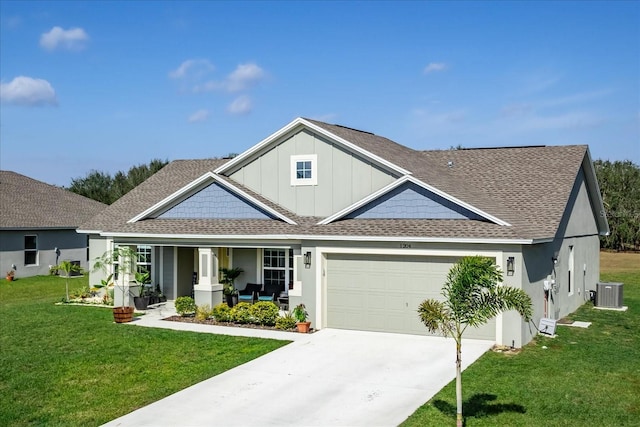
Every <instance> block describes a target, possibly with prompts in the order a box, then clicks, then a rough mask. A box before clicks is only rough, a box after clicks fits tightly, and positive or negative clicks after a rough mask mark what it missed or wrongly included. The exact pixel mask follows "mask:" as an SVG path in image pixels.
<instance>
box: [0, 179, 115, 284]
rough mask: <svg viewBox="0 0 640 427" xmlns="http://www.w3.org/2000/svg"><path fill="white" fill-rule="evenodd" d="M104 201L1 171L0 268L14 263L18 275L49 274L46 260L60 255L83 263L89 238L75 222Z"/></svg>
mask: <svg viewBox="0 0 640 427" xmlns="http://www.w3.org/2000/svg"><path fill="white" fill-rule="evenodd" d="M106 207H107V206H106V205H104V204H102V203H100V202H96V201H95V200H91V199H88V198H86V197H83V196H80V195H78V194H75V193H72V192H70V191H67V190H65V189H63V188H60V187H55V186H53V185H49V184H45V183H44V182H41V181H36V180H35V179H31V178H29V177H26V176H24V175H20V174H18V173H15V172H11V171H0V267H1V268H2V269H3V270H2V273H3V274H4V273H6V272H7V271H9V270H11V269H12V267H14V266H15V270H16V272H15V275H16V277H17V278H19V277H29V276H35V275H39V274H49V267H50V266H52V265H57V264H58V262H59V261H64V260H68V261H78V262H79V263H80V265H81V266H82V267H83V268H86V267H87V260H88V253H87V252H88V251H87V247H88V244H87V240H88V239H87V236H86V235H84V234H78V233H76V228H78V225H80V224H81V223H83V222H86V221H87V220H88V219H90V218H91V217H93V216H95V215H96V214H97V213H99V212H101V211H103V210H104V209H105V208H106ZM3 277H4V276H3ZM3 280H4V279H3Z"/></svg>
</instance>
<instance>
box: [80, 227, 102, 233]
mask: <svg viewBox="0 0 640 427" xmlns="http://www.w3.org/2000/svg"><path fill="white" fill-rule="evenodd" d="M76 233H78V234H100V233H102V230H80V229H79V228H78V229H76Z"/></svg>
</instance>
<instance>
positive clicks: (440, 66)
mask: <svg viewBox="0 0 640 427" xmlns="http://www.w3.org/2000/svg"><path fill="white" fill-rule="evenodd" d="M447 68H449V66H448V65H447V64H445V63H444V62H431V63H429V65H427V66H426V67H424V74H429V73H433V72H436V71H444V70H446V69H447Z"/></svg>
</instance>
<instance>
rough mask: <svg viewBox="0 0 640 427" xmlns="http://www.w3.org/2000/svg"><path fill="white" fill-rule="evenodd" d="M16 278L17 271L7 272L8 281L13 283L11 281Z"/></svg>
mask: <svg viewBox="0 0 640 427" xmlns="http://www.w3.org/2000/svg"><path fill="white" fill-rule="evenodd" d="M14 277H16V272H15V270H13V269H11V270H9V271H7V280H8V281H10V282H11V281H12V280H13V278H14Z"/></svg>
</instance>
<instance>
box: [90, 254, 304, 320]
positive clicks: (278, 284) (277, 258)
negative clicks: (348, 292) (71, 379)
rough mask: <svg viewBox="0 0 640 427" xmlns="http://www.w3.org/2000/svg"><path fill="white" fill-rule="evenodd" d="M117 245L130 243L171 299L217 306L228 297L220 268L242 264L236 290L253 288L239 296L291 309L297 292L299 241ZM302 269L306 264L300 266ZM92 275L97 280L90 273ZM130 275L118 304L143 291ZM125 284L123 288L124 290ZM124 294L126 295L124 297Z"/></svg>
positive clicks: (140, 265) (139, 265)
mask: <svg viewBox="0 0 640 427" xmlns="http://www.w3.org/2000/svg"><path fill="white" fill-rule="evenodd" d="M112 245H113V246H119V247H121V246H129V247H131V248H132V249H134V250H136V251H137V253H138V260H137V268H138V270H139V271H140V270H141V269H143V270H145V271H148V272H149V285H148V286H152V287H153V288H156V287H158V288H159V290H160V292H161V293H162V294H163V295H164V296H165V297H166V298H167V300H170V301H174V300H175V299H176V298H179V297H181V296H190V297H193V298H194V300H195V302H196V305H197V306H203V305H209V306H210V307H214V306H216V305H218V304H220V303H221V302H225V301H226V299H227V298H226V296H225V293H224V285H223V283H222V282H223V278H224V275H223V274H222V273H221V271H220V270H221V269H222V268H226V269H230V268H240V269H242V273H241V274H240V275H239V276H238V278H237V279H235V280H234V284H233V288H234V290H235V291H234V293H235V294H236V295H237V293H238V291H240V292H241V293H242V291H243V290H245V289H249V290H251V291H250V292H249V293H248V294H249V295H239V297H240V300H241V301H249V302H255V301H257V300H269V301H273V302H274V303H276V304H277V305H278V306H279V307H281V308H285V309H287V308H288V306H289V304H288V303H289V297H290V296H293V297H294V298H295V296H296V291H297V289H296V288H299V282H298V286H295V285H296V277H297V270H298V268H299V267H298V266H299V265H300V266H302V265H303V263H302V255H301V250H300V246H297V247H296V246H295V245H289V246H283V245H282V244H280V247H255V246H254V247H246V246H245V247H238V246H236V247H230V246H228V245H224V246H223V245H220V246H170V245H166V244H157V243H156V244H147V242H137V244H135V245H134V244H131V243H126V244H125V243H124V242H123V243H119V242H114V243H113V244H112ZM302 268H304V267H302ZM92 280H95V279H94V278H92ZM134 283H135V282H132V278H131V277H122V278H118V279H117V280H116V287H117V288H118V289H120V290H116V292H115V295H114V297H115V304H116V305H121V304H123V303H124V305H129V306H133V305H134V297H135V296H137V295H139V286H137V285H135V284H134ZM121 287H124V288H125V292H121ZM122 295H124V298H125V300H124V301H122V298H123V297H122Z"/></svg>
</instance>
